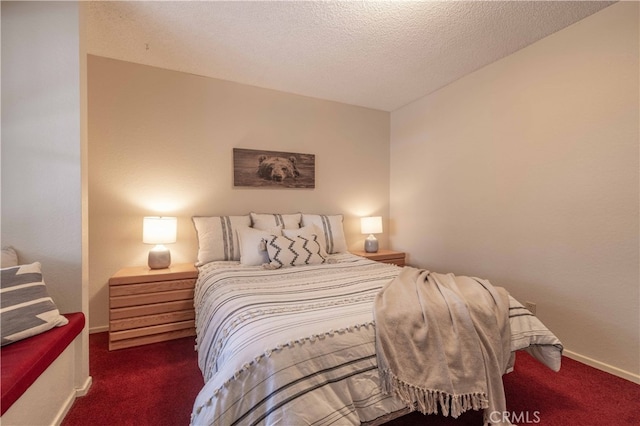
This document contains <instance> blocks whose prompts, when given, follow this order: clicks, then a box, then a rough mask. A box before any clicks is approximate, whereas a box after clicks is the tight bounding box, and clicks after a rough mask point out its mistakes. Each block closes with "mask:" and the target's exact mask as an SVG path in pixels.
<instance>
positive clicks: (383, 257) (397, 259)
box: [351, 249, 405, 266]
mask: <svg viewBox="0 0 640 426" xmlns="http://www.w3.org/2000/svg"><path fill="white" fill-rule="evenodd" d="M351 253H353V254H355V255H358V256H362V257H366V258H367V259H371V260H375V261H376V262H382V263H391V264H393V265H398V266H404V265H405V263H404V261H405V260H404V259H405V253H404V252H401V251H393V250H382V249H381V250H378V251H377V252H376V253H367V252H365V251H362V250H354V251H352V252H351Z"/></svg>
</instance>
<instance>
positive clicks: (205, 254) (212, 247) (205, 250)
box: [192, 215, 251, 266]
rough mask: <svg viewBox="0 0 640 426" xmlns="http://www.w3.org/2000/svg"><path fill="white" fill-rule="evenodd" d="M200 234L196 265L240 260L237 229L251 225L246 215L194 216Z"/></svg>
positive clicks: (197, 231) (194, 222)
mask: <svg viewBox="0 0 640 426" xmlns="http://www.w3.org/2000/svg"><path fill="white" fill-rule="evenodd" d="M192 219H193V224H194V225H195V227H196V233H197V234H198V262H197V263H196V266H202V265H204V264H205V263H209V262H214V261H216V260H240V245H239V243H238V233H237V232H236V229H237V228H238V227H240V226H244V227H249V226H251V218H250V217H249V215H245V216H209V217H206V216H194V217H193V218H192Z"/></svg>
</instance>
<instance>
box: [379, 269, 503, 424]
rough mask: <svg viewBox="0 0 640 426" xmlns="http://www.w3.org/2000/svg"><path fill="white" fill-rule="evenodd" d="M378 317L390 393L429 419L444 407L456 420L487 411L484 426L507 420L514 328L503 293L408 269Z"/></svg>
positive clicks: (384, 381)
mask: <svg viewBox="0 0 640 426" xmlns="http://www.w3.org/2000/svg"><path fill="white" fill-rule="evenodd" d="M374 314H375V322H376V351H377V358H378V369H379V371H380V380H381V387H382V390H383V391H384V392H386V393H395V394H396V395H397V396H398V397H399V398H400V399H402V400H403V402H404V403H406V404H407V406H408V407H409V408H410V409H411V410H419V411H421V412H422V413H423V414H435V413H437V412H438V407H439V408H440V412H441V413H442V414H444V415H445V416H446V415H449V414H450V415H451V416H452V417H454V418H457V417H458V416H459V415H460V414H462V413H463V412H465V411H467V410H470V409H473V410H479V409H484V424H485V425H487V424H492V422H491V419H502V418H503V417H505V416H502V415H501V414H502V413H504V412H505V411H506V403H505V397H504V388H503V384H502V374H504V373H505V371H506V368H507V364H508V361H509V357H510V329H509V299H508V294H507V292H506V291H505V290H504V289H501V288H495V287H493V286H492V285H491V284H490V283H489V282H488V281H486V280H482V279H478V278H470V277H462V276H454V275H452V274H447V275H443V274H436V273H432V272H429V271H425V270H419V269H415V268H409V267H407V268H404V270H403V271H402V272H401V273H400V275H399V276H398V277H397V278H395V279H394V280H393V281H392V282H390V283H389V284H388V285H386V286H385V287H384V288H383V290H382V291H381V292H380V293H379V294H378V295H377V298H376V302H375V311H374ZM491 413H500V415H497V414H493V415H491ZM493 424H509V423H493Z"/></svg>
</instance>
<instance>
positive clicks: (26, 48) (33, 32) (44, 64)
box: [2, 1, 89, 387]
mask: <svg viewBox="0 0 640 426" xmlns="http://www.w3.org/2000/svg"><path fill="white" fill-rule="evenodd" d="M79 19H80V18H79V5H78V3H76V2H5V1H3V2H2V244H3V245H12V246H14V247H15V248H16V249H17V251H18V254H19V258H20V261H21V262H22V263H29V262H35V261H40V262H41V263H42V268H43V274H44V279H45V282H46V284H47V288H48V290H49V292H50V294H51V296H52V297H53V299H54V300H55V302H56V304H57V305H58V307H59V309H60V311H61V312H63V313H66V312H75V311H83V312H84V313H85V315H88V304H87V301H88V299H87V297H86V294H85V293H84V291H83V280H82V250H83V247H82V211H81V109H82V106H81V97H82V96H84V89H83V87H82V77H81V67H82V62H83V61H82V59H81V54H80V38H81V35H80V26H79ZM87 338H88V333H87V331H85V332H84V334H83V343H82V345H83V354H82V359H80V360H79V361H78V363H77V367H78V371H77V372H76V385H77V386H79V387H80V386H84V385H86V383H85V382H86V380H88V374H89V357H88V343H87V342H88V340H87Z"/></svg>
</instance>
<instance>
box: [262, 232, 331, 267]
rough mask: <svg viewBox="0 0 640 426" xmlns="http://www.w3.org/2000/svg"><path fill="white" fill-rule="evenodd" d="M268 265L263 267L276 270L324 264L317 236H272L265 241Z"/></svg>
mask: <svg viewBox="0 0 640 426" xmlns="http://www.w3.org/2000/svg"><path fill="white" fill-rule="evenodd" d="M265 242H266V244H267V253H269V260H270V261H271V262H270V263H268V264H266V265H265V267H267V268H270V269H278V268H282V267H287V266H301V265H317V264H320V263H324V261H325V257H324V256H323V255H322V254H321V250H320V244H318V236H317V235H311V236H308V237H307V236H302V235H300V236H297V237H291V238H289V237H285V236H278V235H272V236H270V237H269V238H266V239H265Z"/></svg>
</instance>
